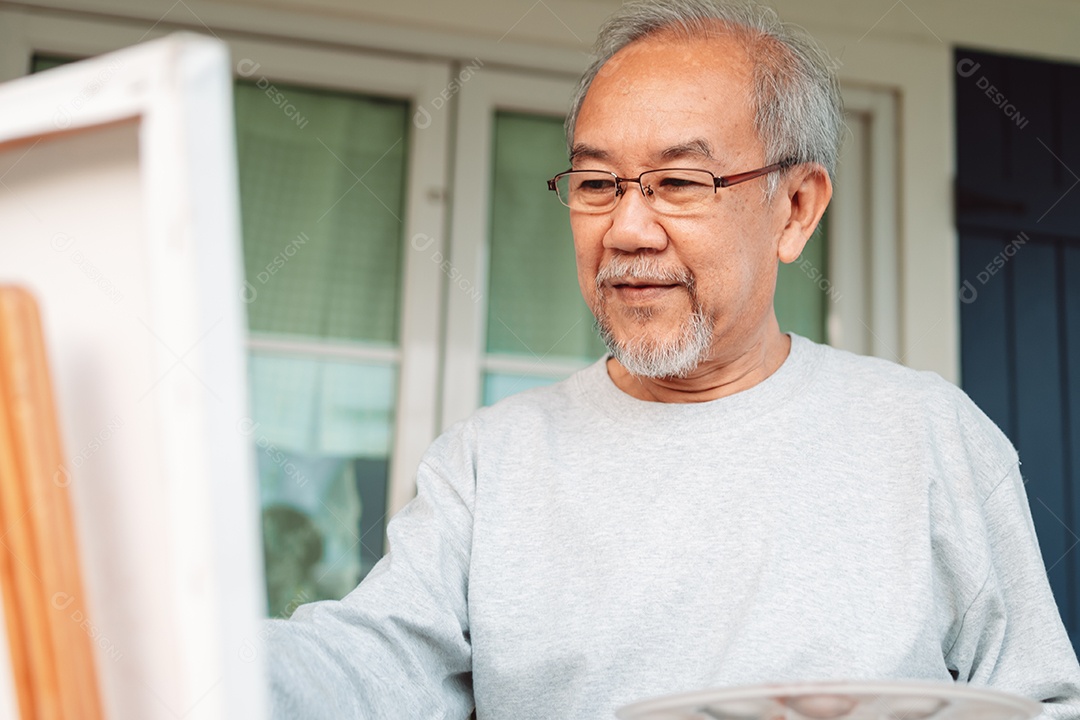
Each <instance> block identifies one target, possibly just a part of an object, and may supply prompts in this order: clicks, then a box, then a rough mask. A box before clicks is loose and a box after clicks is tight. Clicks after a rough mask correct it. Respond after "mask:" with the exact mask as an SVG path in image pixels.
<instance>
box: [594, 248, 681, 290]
mask: <svg viewBox="0 0 1080 720" xmlns="http://www.w3.org/2000/svg"><path fill="white" fill-rule="evenodd" d="M626 282H645V283H652V284H656V285H685V286H686V287H687V289H690V290H693V288H694V274H693V273H692V272H690V270H688V269H687V268H684V267H672V266H667V267H665V266H663V265H661V264H660V263H659V262H658V261H657V259H656V258H654V257H649V256H647V255H631V256H616V257H613V258H612V259H611V260H609V261H608V263H607V264H606V265H604V266H603V267H601V268H600V271H599V272H598V273H596V289H597V291H600V290H602V289H603V288H604V286H605V285H618V284H622V283H626Z"/></svg>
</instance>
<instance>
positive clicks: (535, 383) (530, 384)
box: [484, 372, 559, 405]
mask: <svg viewBox="0 0 1080 720" xmlns="http://www.w3.org/2000/svg"><path fill="white" fill-rule="evenodd" d="M557 382H559V381H558V379H557V378H552V377H541V376H538V375H509V374H507V373H493V372H488V373H484V404H485V405H492V404H494V403H497V402H498V401H500V400H502V399H503V398H504V397H508V396H510V395H513V394H514V393H519V392H521V391H523V390H529V389H530V388H534V387H543V386H545V385H553V384H554V383H557Z"/></svg>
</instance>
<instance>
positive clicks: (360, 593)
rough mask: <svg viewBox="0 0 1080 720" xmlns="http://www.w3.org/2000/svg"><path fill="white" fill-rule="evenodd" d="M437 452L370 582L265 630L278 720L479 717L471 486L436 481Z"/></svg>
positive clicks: (442, 478) (394, 525) (439, 476)
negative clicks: (474, 677) (475, 712)
mask: <svg viewBox="0 0 1080 720" xmlns="http://www.w3.org/2000/svg"><path fill="white" fill-rule="evenodd" d="M436 445H440V443H438V442H437V443H436ZM441 445H442V446H443V447H445V446H446V441H445V439H444V441H443V442H442V443H441ZM434 449H435V446H433V449H432V450H429V454H428V455H429V456H428V457H426V458H425V461H424V462H423V463H421V465H420V468H419V470H418V473H417V496H416V498H415V499H414V500H413V501H412V502H410V503H409V504H408V505H407V506H406V507H405V508H404V509H403V510H402V511H401V512H399V513H398V514H397V515H396V516H395V517H394V518H393V520H392V521H391V522H390V524H389V526H388V528H387V535H388V538H389V552H388V554H387V555H386V556H385V557H384V558H383V559H382V560H381V561H380V562H379V563H378V564H377V565H376V566H375V567H374V568H373V569H372V570H371V572H370V573H369V574H368V576H367V577H366V578H365V579H364V581H363V582H362V583H361V584H360V585H359V586H358V587H357V588H356V589H355V590H353V591H352V592H351V593H350V594H349V595H347V596H346V597H345V598H344V599H342V600H341V601H324V602H316V603H311V604H309V605H303V606H301V607H300V608H298V609H297V611H296V612H295V614H294V615H293V616H292V618H290V619H289V620H269V621H267V623H268V625H267V626H266V628H265V630H264V633H263V637H264V639H265V647H266V653H267V665H268V668H269V679H270V694H271V703H272V708H273V713H272V717H273V718H275V720H277V719H281V720H284V719H286V718H288V719H289V720H296V719H297V718H312V719H315V718H318V719H322V718H327V719H329V718H334V719H338V718H407V717H408V718H421V717H423V718H454V719H455V720H457V719H463V718H466V717H468V715H469V713H470V712H471V711H472V708H473V698H472V692H471V669H472V652H471V646H470V641H469V624H468V609H467V589H468V569H469V558H470V548H471V542H472V494H471V490H472V487H473V484H472V478H471V477H470V478H467V480H468V482H463V481H462V480H463V479H462V478H461V477H458V478H456V480H457V481H458V482H457V483H455V482H452V481H451V479H449V478H448V477H447V475H448V473H445V472H440V470H439V469H437V468H438V467H439V465H438V463H433V462H432V461H431V457H430V456H431V455H432V451H433V450H434Z"/></svg>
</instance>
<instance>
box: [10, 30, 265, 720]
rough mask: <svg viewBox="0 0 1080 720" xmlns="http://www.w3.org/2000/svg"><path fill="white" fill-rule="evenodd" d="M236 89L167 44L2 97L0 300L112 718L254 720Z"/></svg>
mask: <svg viewBox="0 0 1080 720" xmlns="http://www.w3.org/2000/svg"><path fill="white" fill-rule="evenodd" d="M231 82H232V80H231V74H230V64H229V59H228V52H227V50H226V48H225V46H224V45H223V44H222V43H220V42H218V41H215V40H210V39H206V38H202V37H198V36H194V35H181V36H173V37H171V38H166V39H164V40H159V41H155V42H153V43H148V44H146V45H143V46H139V47H135V48H130V49H128V50H124V51H120V52H117V53H112V54H110V55H105V56H101V57H99V58H96V59H93V60H88V61H85V62H82V63H77V64H75V65H70V66H65V67H62V68H58V69H56V70H53V71H49V72H46V73H43V74H41V75H37V76H32V77H28V78H23V79H20V80H17V81H14V82H11V83H8V84H6V85H3V86H0V107H3V108H4V112H3V113H0V183H2V184H0V283H18V284H22V285H24V286H26V287H28V288H29V289H30V290H32V291H33V292H34V294H35V295H36V296H37V298H38V301H39V303H40V304H41V309H42V316H43V322H44V325H45V335H46V342H47V350H48V355H49V361H50V367H51V372H52V379H53V384H54V388H55V390H56V394H57V403H58V406H59V407H58V410H59V414H60V419H61V428H60V430H61V434H62V439H63V442H64V449H65V454H66V456H67V458H68V463H67V465H66V466H65V467H63V468H59V469H58V470H57V474H56V478H55V480H56V482H58V483H61V484H67V483H70V488H71V492H72V499H73V503H74V509H75V519H76V523H77V533H78V537H79V541H80V547H81V551H82V557H81V562H82V567H83V575H84V585H85V592H86V593H87V598H86V601H87V605H88V608H89V611H88V616H87V617H81V616H80V617H74V616H73V617H71V618H70V620H71V622H75V623H78V624H79V625H80V626H81V627H83V629H84V630H85V631H86V632H87V634H88V635H89V636H90V638H91V640H92V641H93V643H94V645H95V648H96V655H97V661H98V671H99V681H100V684H101V689H102V695H103V701H104V703H105V709H106V715H107V716H108V717H109V718H117V719H128V718H130V719H131V720H136V719H138V720H151V719H154V718H163V719H169V720H175V719H176V718H185V720H194V719H195V718H206V719H211V718H213V719H218V718H221V719H224V718H238V717H244V718H260V717H263V716H264V714H265V704H264V700H263V696H262V657H261V647H260V644H259V638H258V632H259V626H258V618H259V617H260V616H261V614H262V608H263V606H264V605H263V602H264V601H263V597H262V576H261V556H260V543H259V542H258V538H259V535H258V509H257V508H258V505H257V494H256V485H255V479H254V472H253V462H252V457H251V451H250V448H249V446H248V443H247V438H246V436H245V435H244V429H245V428H246V427H247V423H248V421H247V419H246V418H247V410H246V407H247V401H246V377H245V371H244V350H243V348H244V336H245V324H246V323H245V318H244V311H243V307H244V306H243V302H242V288H243V278H242V264H241V252H240V240H239V221H238V209H237V208H238V200H237V190H236V179H235V178H236V169H235V149H234V141H233V127H232V104H231V103H232V101H231ZM65 601H66V598H65V597H64V596H63V595H62V594H60V593H58V594H56V595H54V596H53V597H52V604H53V610H54V611H55V612H58V613H66V612H67V609H66V606H65ZM2 647H3V648H4V649H5V651H6V644H5V645H4V646H2ZM6 662H7V658H6V657H5V658H4V662H3V663H0V671H2V670H4V669H5V667H6V666H5V664H4V663H6ZM6 672H7V673H10V670H7V671H6ZM9 680H10V678H9V677H7V678H5V679H3V680H0V712H2V711H3V707H4V703H5V702H6V701H10V700H11V698H10V697H8V698H7V700H5V698H4V697H3V693H4V692H5V688H7V692H8V694H9V695H10V681H9Z"/></svg>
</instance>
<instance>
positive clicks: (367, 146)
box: [236, 81, 408, 343]
mask: <svg viewBox="0 0 1080 720" xmlns="http://www.w3.org/2000/svg"><path fill="white" fill-rule="evenodd" d="M261 82H262V83H265V81H261ZM279 96H280V97H281V98H283V99H281V100H280V101H279V100H278V97H279ZM407 119H408V104H407V103H406V102H404V101H392V100H382V99H375V98H367V97H362V96H356V95H345V94H339V93H331V92H320V91H316V90H308V89H301V88H295V87H292V86H276V87H275V86H273V85H269V86H268V87H266V88H261V87H259V86H258V85H256V84H253V83H248V82H242V83H238V84H237V87H236V121H237V151H238V154H239V159H240V163H239V168H240V201H241V211H242V215H243V222H244V228H243V235H244V261H245V269H246V273H247V281H248V284H249V286H248V296H249V298H253V299H252V300H251V302H250V304H249V306H248V317H249V321H250V326H251V330H252V331H254V332H266V333H279V334H289V335H303V336H309V337H320V338H338V339H344V340H359V341H375V342H383V343H393V342H395V341H396V340H397V333H398V328H397V318H398V302H399V296H400V280H401V263H402V244H401V228H402V222H401V217H402V215H403V212H404V193H405V152H406V147H405V145H406V143H405V137H406V123H407Z"/></svg>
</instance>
